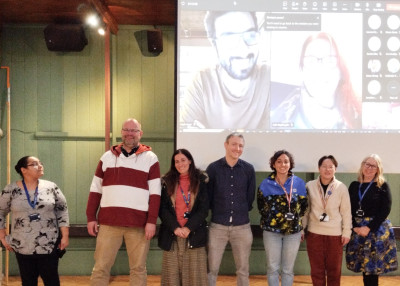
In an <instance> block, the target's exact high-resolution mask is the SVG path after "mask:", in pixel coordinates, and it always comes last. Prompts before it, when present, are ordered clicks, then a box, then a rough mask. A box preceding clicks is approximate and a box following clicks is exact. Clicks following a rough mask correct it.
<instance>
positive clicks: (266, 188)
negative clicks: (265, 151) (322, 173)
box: [257, 150, 307, 286]
mask: <svg viewBox="0 0 400 286" xmlns="http://www.w3.org/2000/svg"><path fill="white" fill-rule="evenodd" d="M269 163H270V167H271V169H272V170H273V172H272V173H271V174H270V175H269V176H268V178H266V179H264V180H263V181H262V183H261V184H260V187H259V188H258V194H257V205H258V210H259V212H260V214H261V222H260V224H261V228H262V229H263V241H264V248H265V252H266V257H267V279H268V285H270V286H279V272H281V277H282V286H289V285H292V284H293V276H294V274H293V267H294V262H295V260H296V256H297V252H298V250H299V246H300V242H301V240H302V229H303V227H302V224H301V217H302V216H303V215H304V213H305V212H306V209H307V192H306V188H305V183H304V181H303V180H302V179H301V178H299V177H297V176H295V175H294V174H293V173H292V169H293V168H294V159H293V156H292V154H290V153H289V152H288V151H286V150H280V151H277V152H275V154H274V155H273V156H272V157H271V159H270V161H269ZM281 268H282V271H280V270H281Z"/></svg>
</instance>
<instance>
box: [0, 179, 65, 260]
mask: <svg viewBox="0 0 400 286" xmlns="http://www.w3.org/2000/svg"><path fill="white" fill-rule="evenodd" d="M34 192H35V191H29V196H30V198H31V200H33V198H34ZM10 212H11V217H12V218H11V233H10V234H9V235H7V236H6V241H7V243H8V244H10V245H11V247H12V248H13V249H14V251H15V252H17V253H20V254H25V255H31V254H49V253H51V252H52V251H53V249H54V246H55V244H56V241H57V238H58V234H59V229H58V228H59V227H61V226H69V218H68V208H67V202H66V199H65V197H64V195H63V193H62V192H61V190H60V189H59V188H58V187H57V185H56V184H55V183H53V182H50V181H46V180H39V186H38V197H37V202H36V205H35V207H34V208H32V207H31V206H30V205H29V203H28V199H27V196H26V194H25V190H24V189H21V188H20V187H19V186H18V185H17V183H16V182H14V183H11V184H9V185H7V186H6V187H5V188H4V189H3V190H2V192H1V195H0V229H4V228H5V227H6V223H5V218H6V216H7V214H8V213H10ZM37 214H38V215H39V216H40V219H38V220H37V219H35V220H31V219H30V218H29V215H34V216H36V215H37Z"/></svg>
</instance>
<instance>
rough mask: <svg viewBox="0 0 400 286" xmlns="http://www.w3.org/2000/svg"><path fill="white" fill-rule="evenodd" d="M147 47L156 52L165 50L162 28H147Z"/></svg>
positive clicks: (151, 51)
mask: <svg viewBox="0 0 400 286" xmlns="http://www.w3.org/2000/svg"><path fill="white" fill-rule="evenodd" d="M147 49H148V51H149V52H150V53H154V54H160V53H161V52H162V51H163V40H162V33H161V30H147Z"/></svg>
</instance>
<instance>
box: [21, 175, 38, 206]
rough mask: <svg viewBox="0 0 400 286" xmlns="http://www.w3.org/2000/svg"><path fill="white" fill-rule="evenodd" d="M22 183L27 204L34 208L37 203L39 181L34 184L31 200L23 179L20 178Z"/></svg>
mask: <svg viewBox="0 0 400 286" xmlns="http://www.w3.org/2000/svg"><path fill="white" fill-rule="evenodd" d="M22 185H23V186H24V189H25V194H26V198H27V199H28V204H29V205H30V206H31V208H33V209H35V206H36V203H37V198H38V187H39V182H38V185H37V186H36V189H35V194H34V195H33V202H32V201H31V197H30V196H29V193H28V189H27V188H26V185H25V181H24V180H23V179H22Z"/></svg>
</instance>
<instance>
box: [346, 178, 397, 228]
mask: <svg viewBox="0 0 400 286" xmlns="http://www.w3.org/2000/svg"><path fill="white" fill-rule="evenodd" d="M368 185H369V183H362V184H361V188H360V192H361V195H363V194H364V192H365V190H366V188H367V187H368ZM359 186H360V182H357V181H355V182H352V183H351V184H350V186H349V193H350V201H351V215H352V216H353V227H357V226H358V225H357V223H356V221H355V218H356V217H357V216H356V211H357V210H358V209H359V202H360V198H359V195H358V189H359ZM391 207H392V195H391V193H390V188H389V185H388V184H387V183H383V185H382V186H381V187H380V188H378V186H377V185H376V182H374V183H372V185H371V186H370V187H369V189H368V191H367V193H366V194H365V195H364V197H363V198H362V200H361V209H362V210H363V211H364V217H371V218H373V220H372V221H371V222H370V223H369V225H368V227H369V228H370V230H371V231H372V232H375V231H377V230H378V228H379V226H380V225H381V224H382V222H383V221H384V220H385V219H386V218H387V217H388V215H389V213H390V209H391Z"/></svg>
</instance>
